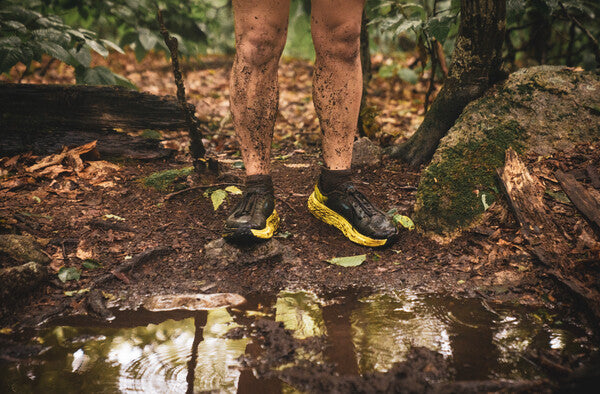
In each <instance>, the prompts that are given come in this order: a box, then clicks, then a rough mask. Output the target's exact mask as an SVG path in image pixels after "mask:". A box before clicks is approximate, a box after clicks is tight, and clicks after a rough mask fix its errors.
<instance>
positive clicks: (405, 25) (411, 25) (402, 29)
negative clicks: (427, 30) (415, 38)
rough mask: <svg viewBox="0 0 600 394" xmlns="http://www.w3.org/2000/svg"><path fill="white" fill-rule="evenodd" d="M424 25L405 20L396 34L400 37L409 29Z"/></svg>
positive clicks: (419, 22) (420, 22)
mask: <svg viewBox="0 0 600 394" xmlns="http://www.w3.org/2000/svg"><path fill="white" fill-rule="evenodd" d="M422 25H423V22H422V21H416V20H405V21H404V22H402V23H401V24H400V25H399V26H398V27H397V28H396V31H394V34H395V35H399V34H400V33H404V32H405V31H407V30H409V29H415V28H417V27H419V26H422Z"/></svg>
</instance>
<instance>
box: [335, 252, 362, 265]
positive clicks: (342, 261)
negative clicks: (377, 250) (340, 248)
mask: <svg viewBox="0 0 600 394" xmlns="http://www.w3.org/2000/svg"><path fill="white" fill-rule="evenodd" d="M366 259H367V255H366V254H359V255H356V256H346V257H334V258H332V259H330V260H327V262H328V263H330V264H335V265H339V266H340V267H357V266H359V265H361V264H362V263H363V262H364V261H365V260H366Z"/></svg>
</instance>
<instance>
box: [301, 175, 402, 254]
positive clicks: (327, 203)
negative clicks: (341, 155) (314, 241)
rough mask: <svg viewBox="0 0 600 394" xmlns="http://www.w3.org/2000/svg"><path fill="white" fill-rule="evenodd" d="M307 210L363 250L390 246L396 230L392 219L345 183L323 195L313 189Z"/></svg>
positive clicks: (395, 235) (396, 233) (316, 186)
mask: <svg viewBox="0 0 600 394" xmlns="http://www.w3.org/2000/svg"><path fill="white" fill-rule="evenodd" d="M308 210H309V211H310V212H311V213H312V214H313V215H314V216H315V217H316V218H317V219H319V220H321V221H322V222H325V223H327V224H329V225H331V226H334V227H337V228H338V229H339V230H341V231H342V232H343V233H344V235H345V236H346V238H348V239H349V240H350V241H352V242H354V243H357V244H359V245H364V246H371V247H377V246H384V245H389V244H391V243H392V242H393V241H394V240H395V239H396V238H397V235H398V229H397V228H396V226H395V225H394V222H393V221H392V219H391V218H389V217H387V216H386V214H385V213H384V212H382V211H381V210H379V209H377V208H375V207H374V206H373V204H371V202H370V201H369V200H367V198H366V197H365V196H364V195H363V194H362V193H361V192H359V191H358V190H357V189H356V188H355V187H354V185H352V184H351V183H346V184H344V185H342V186H340V188H339V190H334V191H333V192H331V193H329V194H327V195H325V194H324V193H322V192H321V191H320V190H319V184H318V183H317V185H315V191H314V192H313V193H312V194H311V195H310V197H309V198H308Z"/></svg>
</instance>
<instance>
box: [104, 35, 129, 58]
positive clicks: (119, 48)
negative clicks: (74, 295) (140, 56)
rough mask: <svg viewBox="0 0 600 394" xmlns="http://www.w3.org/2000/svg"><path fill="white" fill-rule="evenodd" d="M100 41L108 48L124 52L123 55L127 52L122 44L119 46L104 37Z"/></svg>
mask: <svg viewBox="0 0 600 394" xmlns="http://www.w3.org/2000/svg"><path fill="white" fill-rule="evenodd" d="M100 42H102V44H103V45H104V46H105V47H107V48H111V49H113V50H115V51H117V52H119V53H122V54H123V55H124V54H125V52H123V49H121V47H120V46H118V45H117V44H115V43H114V42H112V41H109V40H104V39H102V40H100Z"/></svg>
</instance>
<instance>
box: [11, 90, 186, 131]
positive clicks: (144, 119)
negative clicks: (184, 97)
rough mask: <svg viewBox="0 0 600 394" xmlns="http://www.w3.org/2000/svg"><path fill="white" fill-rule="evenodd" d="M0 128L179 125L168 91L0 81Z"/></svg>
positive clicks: (178, 127) (178, 113)
mask: <svg viewBox="0 0 600 394" xmlns="http://www.w3.org/2000/svg"><path fill="white" fill-rule="evenodd" d="M0 115H1V116H0V132H2V133H5V132H19V133H27V132H29V131H37V130H40V129H41V130H55V129H58V130H80V131H90V130H113V129H119V128H121V129H133V130H142V129H155V130H183V129H185V128H186V121H185V117H184V114H183V112H182V111H181V108H180V107H179V104H178V103H177V100H176V99H175V98H174V97H171V96H157V95H153V94H150V93H143V92H137V91H134V90H128V89H125V88H123V87H119V86H84V85H39V84H11V83H3V84H0Z"/></svg>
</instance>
